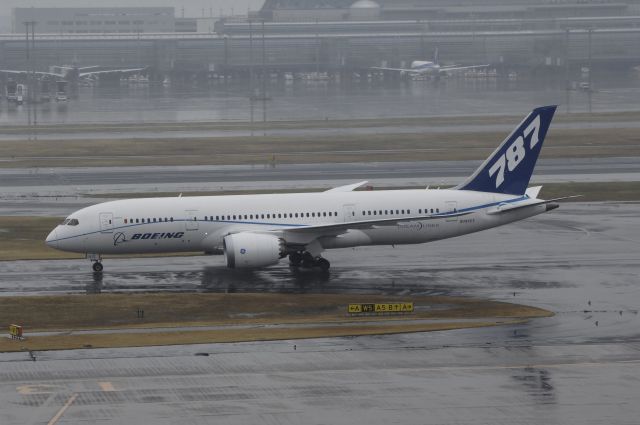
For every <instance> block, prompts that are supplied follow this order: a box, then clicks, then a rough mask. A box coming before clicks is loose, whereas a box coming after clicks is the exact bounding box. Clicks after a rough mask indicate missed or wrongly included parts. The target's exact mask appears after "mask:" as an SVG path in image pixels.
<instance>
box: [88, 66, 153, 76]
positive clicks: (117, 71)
mask: <svg viewBox="0 0 640 425" xmlns="http://www.w3.org/2000/svg"><path fill="white" fill-rule="evenodd" d="M146 69H147V68H128V69H107V70H102V71H86V72H80V73H79V74H78V76H79V77H80V78H84V77H92V76H99V75H108V74H135V73H137V72H140V71H145V70H146Z"/></svg>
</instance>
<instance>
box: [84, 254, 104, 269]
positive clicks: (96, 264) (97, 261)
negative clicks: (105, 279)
mask: <svg viewBox="0 0 640 425" xmlns="http://www.w3.org/2000/svg"><path fill="white" fill-rule="evenodd" d="M87 258H88V259H89V260H91V261H92V262H93V264H92V265H91V268H92V269H93V271H94V272H96V273H100V272H102V270H103V269H104V267H103V266H102V256H101V255H100V254H87Z"/></svg>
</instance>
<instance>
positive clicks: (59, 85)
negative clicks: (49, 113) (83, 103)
mask: <svg viewBox="0 0 640 425" xmlns="http://www.w3.org/2000/svg"><path fill="white" fill-rule="evenodd" d="M67 100H69V97H68V96H67V82H66V81H56V102H66V101H67Z"/></svg>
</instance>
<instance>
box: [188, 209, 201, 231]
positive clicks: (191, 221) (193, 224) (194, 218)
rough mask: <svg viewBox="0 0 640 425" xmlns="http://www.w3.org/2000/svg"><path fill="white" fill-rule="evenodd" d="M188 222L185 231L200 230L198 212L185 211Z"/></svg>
mask: <svg viewBox="0 0 640 425" xmlns="http://www.w3.org/2000/svg"><path fill="white" fill-rule="evenodd" d="M185 216H186V221H185V229H186V230H187V231H193V230H198V211H196V210H188V211H185Z"/></svg>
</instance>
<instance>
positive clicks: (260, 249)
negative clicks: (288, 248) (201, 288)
mask: <svg viewBox="0 0 640 425" xmlns="http://www.w3.org/2000/svg"><path fill="white" fill-rule="evenodd" d="M284 245H285V244H284V240H283V239H280V238H278V237H277V236H273V235H265V234H260V233H249V232H246V233H235V234H232V235H228V236H225V238H224V240H223V246H224V255H225V257H226V259H227V267H229V268H231V269H253V268H259V267H265V266H270V265H272V264H276V263H277V262H278V261H279V260H280V259H281V258H283V257H284V256H285V255H286V254H285V246H284Z"/></svg>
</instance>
